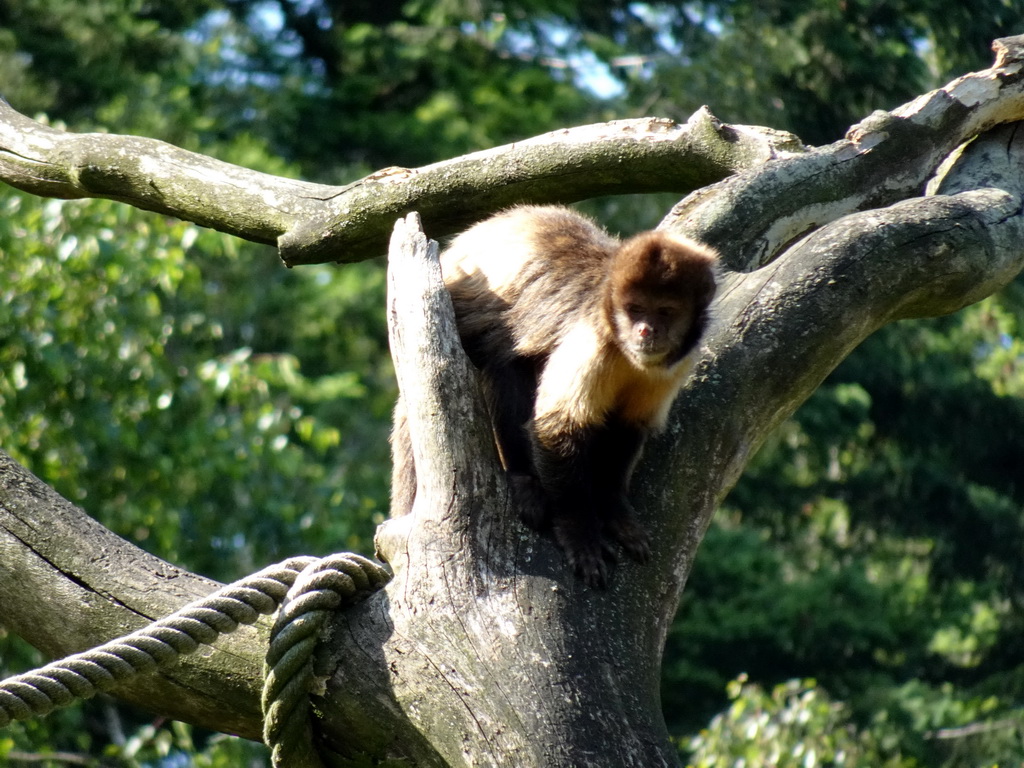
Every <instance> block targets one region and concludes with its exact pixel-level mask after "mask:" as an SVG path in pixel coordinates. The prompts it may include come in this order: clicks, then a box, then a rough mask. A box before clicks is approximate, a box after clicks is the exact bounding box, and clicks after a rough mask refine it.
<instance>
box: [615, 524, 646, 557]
mask: <svg viewBox="0 0 1024 768" xmlns="http://www.w3.org/2000/svg"><path fill="white" fill-rule="evenodd" d="M608 532H609V533H610V534H611V535H612V538H614V539H615V540H616V541H617V542H619V544H621V545H622V549H623V551H624V552H625V553H626V555H627V556H628V557H629V559H630V560H633V561H634V562H637V563H646V562H647V561H648V560H650V559H651V537H650V536H648V535H647V531H645V530H644V529H643V526H642V525H640V523H638V522H637V521H636V520H634V519H633V518H631V517H616V518H613V519H611V520H609V521H608Z"/></svg>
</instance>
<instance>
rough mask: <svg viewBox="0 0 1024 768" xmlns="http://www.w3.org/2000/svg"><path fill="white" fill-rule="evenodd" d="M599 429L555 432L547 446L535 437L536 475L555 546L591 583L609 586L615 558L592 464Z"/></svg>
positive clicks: (532, 432)
mask: <svg viewBox="0 0 1024 768" xmlns="http://www.w3.org/2000/svg"><path fill="white" fill-rule="evenodd" d="M594 432H595V430H594V428H577V429H574V430H571V431H566V432H561V433H558V432H556V433H554V434H552V435H551V437H550V439H549V440H547V441H544V440H542V439H541V438H539V437H537V436H536V432H535V431H534V430H531V434H532V435H533V449H534V461H535V463H536V467H537V475H538V477H539V478H540V482H541V485H542V486H543V487H544V493H545V495H546V496H547V499H548V504H549V507H550V510H551V515H552V529H553V532H554V536H555V541H557V542H558V544H559V546H560V547H561V548H562V549H563V550H564V551H565V555H566V558H567V559H568V560H569V564H570V565H572V567H573V569H574V570H575V571H576V573H577V575H578V576H579V577H580V578H582V579H583V580H584V581H585V582H586V583H587V584H589V585H590V586H594V587H604V586H607V584H608V577H609V572H610V566H611V564H612V563H614V561H615V557H614V554H613V552H612V550H611V548H610V546H609V544H608V541H607V540H606V538H605V536H604V535H603V527H604V526H603V525H602V520H601V519H600V517H599V515H598V514H596V510H597V508H598V507H597V502H596V500H595V492H596V489H597V484H596V483H595V480H594V466H593V461H592V454H593V451H592V449H593V443H594Z"/></svg>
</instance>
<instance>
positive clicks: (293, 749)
mask: <svg viewBox="0 0 1024 768" xmlns="http://www.w3.org/2000/svg"><path fill="white" fill-rule="evenodd" d="M390 578H391V574H390V573H389V572H388V571H387V570H386V569H385V568H384V567H383V566H381V565H380V564H379V563H376V562H374V561H373V560H368V559H367V558H365V557H360V556H359V555H354V554H350V553H345V554H338V555H331V556H329V557H325V558H324V559H322V560H318V561H317V562H315V563H312V564H311V565H309V566H308V567H307V568H306V569H305V570H303V572H302V573H301V574H299V577H298V578H297V579H296V580H295V583H294V584H293V585H292V587H291V589H290V590H288V595H287V597H286V598H285V600H284V602H283V603H282V604H281V609H280V610H279V611H278V612H277V619H276V620H275V622H274V627H273V629H271V631H270V648H269V650H268V651H267V657H266V664H265V668H264V672H263V700H262V703H263V741H264V742H265V743H266V744H267V746H268V747H270V758H271V762H272V764H273V765H274V766H278V768H283V766H285V765H287V766H288V767H289V768H321V767H322V766H323V762H322V760H321V759H320V755H319V752H318V751H317V749H316V744H315V741H314V734H313V723H312V720H311V718H310V715H311V707H310V701H309V694H310V692H311V691H312V688H313V682H314V670H313V649H314V648H315V646H316V643H317V638H318V637H319V634H320V630H321V628H322V627H323V625H324V622H325V621H326V620H327V618H328V617H329V616H330V615H331V614H332V613H333V612H334V611H335V610H337V609H338V608H339V607H342V606H344V607H348V606H350V605H353V604H355V603H357V602H359V601H360V600H363V599H364V598H366V597H367V596H369V595H370V594H372V593H374V592H376V591H377V590H378V589H380V588H381V587H383V586H384V585H385V584H387V582H388V580H389V579H390Z"/></svg>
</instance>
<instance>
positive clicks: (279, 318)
mask: <svg viewBox="0 0 1024 768" xmlns="http://www.w3.org/2000/svg"><path fill="white" fill-rule="evenodd" d="M1022 31H1024V7H1022V6H1021V5H1020V4H1019V3H1017V2H1015V1H1014V0H976V2H974V3H971V4H970V5H965V4H963V3H960V2H958V0H891V1H889V2H880V1H879V0H841V1H840V0H774V1H773V2H768V3H764V2H753V0H716V1H714V2H699V1H698V2H685V3H678V2H677V3H627V2H620V0H611V1H603V0H596V1H595V2H589V3H587V4H585V6H584V7H582V8H581V7H579V5H578V4H577V3H571V2H566V0H547V1H546V2H545V1H544V0H519V1H518V2H489V1H487V0H481V1H480V2H474V3H461V2H453V1H452V0H440V1H434V2H426V0H422V1H421V0H407V1H406V2H394V0H376V1H375V2H364V1H363V0H278V1H275V0H260V1H256V0H171V1H170V2H155V0H129V2H114V1H113V0H92V2H89V3H80V2H77V0H4V1H3V2H0V84H2V85H0V88H2V93H0V95H2V96H3V97H4V98H6V99H7V100H8V101H10V102H11V103H12V104H13V105H14V106H15V107H16V108H18V109H19V110H21V111H23V112H28V113H33V112H40V113H46V114H47V115H48V116H49V118H50V119H51V120H54V121H58V120H59V121H63V122H64V123H65V124H67V125H68V126H69V127H71V128H73V129H74V130H112V131H117V132H119V133H138V134H141V135H146V136H152V137H154V138H160V139H164V140H167V141H170V142H173V143H175V144H178V145H180V146H184V147H187V148H191V149H196V150H200V149H201V150H202V151H203V152H204V153H207V154H211V155H214V156H218V157H220V158H222V159H224V160H228V161H231V162H235V163H238V164H241V165H245V166H248V167H252V168H257V169H260V170H264V171H268V172H272V173H278V174H283V175H290V176H293V177H302V178H306V179H310V180H316V181H323V182H327V183H344V182H347V181H350V180H353V179H354V178H358V177H359V176H361V175H363V174H365V173H367V172H369V171H372V170H374V169H376V168H378V167H382V166H388V165H405V166H413V165H420V164H424V163H429V162H433V161H436V160H441V159H444V158H447V157H452V156H455V155H458V154H461V153H464V152H467V151H471V150H474V149H479V148H484V147H488V146H493V145H496V144H501V143H505V142H509V141H513V140H516V139H520V138H525V137H529V136H531V135H535V134H537V133H541V132H544V131H548V130H553V129H556V128H561V127H566V126H569V125H575V124H581V123H586V122H595V121H601V120H606V119H612V118H620V117H633V116H640V115H647V114H657V115H663V116H668V117H673V118H675V119H680V120H681V119H685V118H686V117H687V116H688V115H689V114H691V113H692V112H693V111H694V110H695V109H696V108H697V107H699V106H700V105H702V104H708V105H709V106H710V107H711V109H712V111H713V112H714V113H715V114H716V115H717V116H718V117H720V118H722V119H723V120H727V121H730V122H743V123H751V124H762V125H768V126H771V127H775V128H780V129H787V130H791V131H794V132H796V133H797V134H798V135H799V136H800V137H801V138H802V139H803V140H804V141H806V142H808V143H815V144H816V143H827V142H830V141H833V140H835V139H837V138H839V137H841V135H842V134H843V132H844V131H845V129H846V128H847V127H849V125H851V124H852V123H854V122H856V121H857V120H859V119H860V118H862V117H863V116H865V115H866V114H868V113H869V112H870V111H871V110H873V109H889V108H892V107H894V106H896V105H898V104H899V103H901V102H904V101H906V100H909V99H910V98H913V97H914V96H916V95H917V94H919V93H921V92H924V91H926V90H928V89H929V88H932V87H935V86H937V85H939V84H941V83H943V82H945V81H946V80H948V79H949V78H950V77H952V76H954V75H956V74H960V73H962V72H966V71H969V70H972V69H979V68H983V67H985V66H987V65H988V62H989V60H990V54H989V50H988V46H989V43H990V42H991V40H992V39H993V38H995V37H999V36H1002V35H1007V34H1011V33H1020V32H1022ZM671 202H672V198H671V197H670V196H659V197H657V198H642V199H641V198H625V199H613V200H604V201H599V202H596V203H592V204H590V209H591V210H593V211H598V212H599V213H600V215H601V216H602V218H603V219H605V220H606V221H608V223H609V224H610V226H611V227H612V228H613V229H620V230H622V231H625V232H631V231H634V230H636V229H640V228H643V227H647V226H650V225H651V224H653V223H654V222H656V221H657V220H658V219H659V218H660V217H661V215H662V214H663V213H664V211H665V209H666V207H667V205H668V204H670V203H671ZM0 210H2V215H0V447H3V449H4V450H7V451H8V452H10V453H12V454H13V455H14V456H15V458H17V459H18V460H20V461H22V462H23V463H25V464H26V465H27V466H28V467H29V468H30V469H31V470H32V471H34V472H35V473H36V474H38V475H39V476H40V477H42V478H43V480H45V481H46V482H48V483H50V484H51V485H52V486H54V487H55V488H56V489H57V490H58V491H60V492H61V493H62V494H63V495H65V496H66V497H68V498H70V499H72V500H73V501H75V502H76V503H78V504H80V505H81V506H83V507H84V508H85V509H87V510H88V511H89V512H90V513H91V514H93V515H94V516H96V517H97V518H98V519H99V520H101V522H103V523H104V524H105V525H107V526H109V527H111V528H112V529H114V530H115V531H117V532H119V533H120V534H122V535H124V536H126V537H128V538H130V539H131V540H133V541H135V542H137V543H139V544H140V545H141V546H144V547H146V548H148V549H150V550H151V551H153V552H155V553H156V554H158V555H160V556H162V557H165V558H168V559H170V560H173V561H175V562H178V563H181V564H182V565H183V566H185V567H188V568H190V569H193V570H197V571H199V572H202V573H205V574H208V575H210V576H213V577H215V578H219V579H222V580H230V579H233V578H236V577H238V576H240V575H243V574H245V573H248V572H250V571H252V570H255V569H256V568H257V567H259V566H261V565H263V564H266V563H268V562H272V561H274V560H277V559H280V558H282V557H284V556H286V555H290V554H295V553H309V554H324V553H327V552H330V551H335V550H340V549H355V550H358V551H363V552H370V551H372V544H371V542H370V537H371V535H372V531H373V526H374V524H375V523H376V522H378V521H379V520H380V519H381V516H382V514H383V510H385V509H386V506H387V476H388V459H387V454H388V449H387V439H386V436H387V432H388V428H389V412H390V406H391V403H392V401H393V398H394V384H393V381H392V378H391V371H390V361H389V359H388V356H387V348H386V333H385V329H384V298H383V296H384V288H383V272H382V269H381V265H380V264H359V265H353V266H346V267H344V268H333V267H313V268H310V267H304V268H301V269H296V270H292V271H288V270H284V269H282V268H281V267H280V266H279V264H278V263H277V261H276V256H275V254H274V253H273V251H272V250H271V249H266V248H260V247H257V246H253V245H251V244H248V243H241V242H239V241H236V240H233V239H231V238H229V237H226V236H221V235H218V234H215V233H212V232H208V231H204V230H201V229H198V228H196V227H193V226H191V225H186V224H183V223H181V222H177V221H169V220H164V219H162V218H161V217H158V216H154V215H150V214H146V213H143V212H141V211H138V210H135V209H131V208H128V207H125V206H119V205H116V204H113V203H109V202H103V201H92V202H75V203H64V204H61V203H59V202H56V201H44V200H40V199H37V198H33V197H31V196H25V195H21V194H20V193H17V192H14V191H12V190H9V189H4V190H2V191H0ZM1022 306H1024V290H1022V289H1021V287H1020V286H1017V287H1015V288H1013V289H1011V290H1008V291H1005V292H1003V293H1002V294H1001V295H999V296H996V297H994V298H992V299H989V300H986V301H984V302H982V303H981V304H979V305H977V306H974V307H971V308H970V309H967V310H965V311H964V312H961V313H959V314H958V315H956V316H954V317H950V318H946V319H943V320H942V321H938V322H917V323H902V324H899V325H897V326H890V327H888V328H886V329H884V330H883V331H881V332H879V333H878V334H876V335H875V336H874V337H872V338H871V339H870V340H869V341H868V342H867V343H866V344H865V345H864V346H863V347H862V348H861V349H860V350H858V351H857V352H856V353H854V354H853V355H852V356H851V357H850V358H849V359H848V360H847V361H846V362H845V363H844V364H843V365H842V366H841V367H840V368H839V369H838V370H837V371H836V372H835V374H834V375H833V376H832V377H830V379H829V380H828V381H827V382H826V383H825V385H824V386H823V387H822V388H821V389H820V390H819V392H818V393H817V394H816V395H815V396H814V397H813V398H812V399H811V400H810V401H809V402H808V403H807V404H806V405H805V406H804V407H803V408H802V409H801V411H800V412H799V413H798V414H797V416H796V417H795V418H794V419H793V420H791V421H790V422H788V423H787V424H785V425H784V426H783V427H782V428H781V429H780V430H779V432H778V433H777V435H776V437H775V439H774V440H773V441H771V442H770V443H769V444H768V445H766V446H765V447H764V448H763V449H762V451H761V453H760V454H759V456H758V458H757V459H756V460H755V462H754V464H753V465H752V467H751V469H750V471H748V473H747V475H746V476H745V477H744V478H743V479H742V480H741V482H740V484H739V485H738V486H737V488H736V489H735V491H734V493H733V494H732V495H731V496H730V498H729V499H728V500H727V502H726V505H725V507H724V508H723V509H722V510H721V511H720V513H719V515H718V517H717V520H716V523H715V525H714V527H713V529H712V531H711V532H710V533H709V535H708V537H707V538H706V540H705V542H704V545H703V552H702V554H701V556H700V558H699V562H698V565H697V568H696V570H695V571H694V574H693V576H692V578H691V583H690V584H689V586H688V589H687V592H686V596H685V598H684V602H683V606H682V609H681V611H680V615H679V618H678V620H677V622H676V625H675V630H674V632H673V635H672V637H671V638H670V641H669V646H668V648H667V651H666V659H665V673H664V686H663V689H664V699H665V707H666V717H667V718H668V720H669V723H670V726H671V727H672V729H673V731H674V732H675V733H677V734H678V735H679V738H680V748H681V750H683V752H684V753H685V754H687V755H691V756H692V757H691V759H692V760H693V761H694V763H695V764H696V765H708V766H711V765H730V764H732V763H733V762H734V761H735V760H736V759H738V758H739V757H741V756H746V757H747V758H748V764H749V765H754V764H757V763H756V762H754V761H753V759H754V758H759V759H761V760H762V764H766V765H767V764H779V765H781V764H794V765H796V764H800V765H806V764H811V763H806V762H799V761H798V760H796V756H798V755H802V756H806V755H807V754H809V752H808V750H814V754H815V756H816V757H815V759H816V760H817V762H818V763H821V764H827V765H828V764H830V765H855V764H865V763H867V764H892V765H908V766H909V765H944V766H960V765H963V766H979V765H996V764H1000V765H1003V764H1009V763H1014V764H1016V763H1019V762H1020V761H1021V760H1024V727H1022V725H1021V722H1022V717H1021V710H1022V708H1024V641H1022V640H1021V638H1022V637H1024V626H1022V623H1024V619H1022V617H1024V604H1022V603H1024V566H1022V564H1021V563H1022V558H1021V552H1022V549H1024V514H1022V507H1024V481H1022V480H1021V479H1020V478H1021V477H1022V475H1021V468H1022V467H1024V441H1022V440H1021V438H1020V437H1019V436H1020V435H1022V434H1024V399H1022V395H1024V363H1022V344H1024V328H1021V327H1020V326H1021V325H1022V324H1024V311H1022ZM2 620H3V616H2V611H0V635H2ZM40 661H41V660H40V659H39V658H38V656H37V654H35V652H33V651H32V650H31V649H29V648H27V647H26V646H25V645H24V644H22V643H20V642H18V641H16V640H14V639H12V638H6V639H3V638H0V674H2V675H4V676H6V675H8V674H11V673H13V672H16V671H22V670H24V669H26V668H28V667H31V666H35V665H37V664H38V663H39V662H40ZM744 674H745V675H746V676H747V679H749V681H750V683H749V684H747V685H743V684H741V682H738V681H739V680H740V676H741V675H744ZM810 678H813V679H814V680H816V681H817V683H807V682H803V683H801V682H787V681H791V680H806V679H810ZM730 681H733V682H730ZM727 687H728V694H727ZM765 691H768V693H765ZM730 700H731V703H730ZM719 712H721V713H722V714H721V715H719V716H718V717H717V718H715V719H714V720H713V721H712V717H713V716H715V714H716V713H719ZM808 723H811V724H812V725H814V726H815V727H814V728H809V727H808ZM702 728H703V729H705V730H703V731H701V729H702ZM698 732H701V733H700V735H699V736H694V735H695V734H697V733H698ZM260 750H261V748H259V747H257V746H254V745H249V744H246V743H243V742H239V741H237V740H232V739H225V738H222V737H215V738H212V739H211V738H209V737H208V735H206V734H201V733H198V732H194V731H193V729H190V728H187V727H185V726H183V725H181V724H169V723H163V722H153V721H151V719H149V718H147V717H146V715H145V714H142V713H138V712H133V711H131V710H129V709H128V708H126V707H122V706H120V705H117V704H115V703H114V702H113V701H111V700H109V699H101V700H98V701H94V702H88V703H87V704H86V705H85V706H82V707H77V708H74V709H72V710H70V711H66V712H61V713H59V714H57V715H54V716H52V717H51V718H50V719H47V720H42V721H35V722H30V723H27V724H18V725H15V726H12V727H11V728H9V729H7V730H5V731H4V732H3V733H0V763H3V762H4V761H5V760H6V761H8V762H10V763H11V764H15V763H16V762H17V761H18V759H19V755H20V756H22V757H25V756H27V755H29V754H37V753H42V752H48V751H56V752H63V753H68V754H67V755H65V757H68V756H74V757H76V758H81V759H85V760H86V762H87V763H89V764H95V765H100V764H103V765H141V764H143V763H145V764H149V765H157V764H159V765H168V766H170V765H181V764H183V763H185V762H188V761H191V762H192V763H193V764H196V765H210V766H214V765H241V764H246V763H247V762H249V761H255V762H256V764H258V763H259V761H260V760H262V753H261V751H260ZM771 755H790V756H793V757H794V760H793V761H792V762H791V763H783V762H781V761H780V762H765V761H766V760H768V756H771ZM787 759H788V758H787ZM801 759H802V758H801ZM780 760H781V759H780ZM90 761H91V762H90ZM716 761H717V762H716ZM66 762H67V760H62V759H61V758H59V757H55V758H54V760H53V761H52V764H53V765H58V764H65V763H66Z"/></svg>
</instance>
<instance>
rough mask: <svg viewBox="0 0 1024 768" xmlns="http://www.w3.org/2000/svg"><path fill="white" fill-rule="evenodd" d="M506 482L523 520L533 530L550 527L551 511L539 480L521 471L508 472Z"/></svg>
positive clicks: (542, 529) (543, 529) (544, 529)
mask: <svg viewBox="0 0 1024 768" xmlns="http://www.w3.org/2000/svg"><path fill="white" fill-rule="evenodd" d="M508 482H509V485H510V486H511V488H512V498H513V499H514V500H515V503H516V504H517V505H518V507H519V510H520V515H521V516H522V519H523V522H524V523H526V525H528V526H529V527H530V528H532V529H533V530H535V531H541V532H543V531H546V530H548V529H550V528H551V511H550V508H549V505H548V502H547V495H546V494H545V493H544V488H543V487H541V484H540V481H539V480H538V479H537V478H536V477H534V476H533V475H527V474H525V473H523V472H509V474H508Z"/></svg>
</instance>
